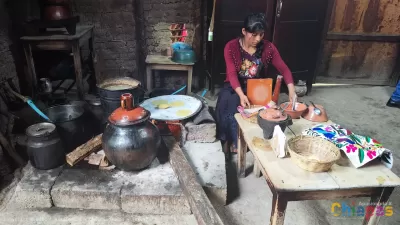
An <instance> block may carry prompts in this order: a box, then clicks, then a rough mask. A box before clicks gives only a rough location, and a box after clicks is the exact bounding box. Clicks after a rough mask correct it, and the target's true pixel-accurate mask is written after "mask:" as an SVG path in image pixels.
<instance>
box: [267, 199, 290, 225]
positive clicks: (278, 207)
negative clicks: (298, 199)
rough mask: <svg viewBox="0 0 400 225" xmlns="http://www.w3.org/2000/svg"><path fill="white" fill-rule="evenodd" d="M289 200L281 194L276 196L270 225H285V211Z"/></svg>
mask: <svg viewBox="0 0 400 225" xmlns="http://www.w3.org/2000/svg"><path fill="white" fill-rule="evenodd" d="M287 203H288V201H287V199H286V198H284V197H282V195H280V194H275V193H274V195H273V197H272V210H271V219H270V223H269V224H270V225H283V223H284V220H285V211H286V207H287Z"/></svg>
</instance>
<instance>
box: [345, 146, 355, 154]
mask: <svg viewBox="0 0 400 225" xmlns="http://www.w3.org/2000/svg"><path fill="white" fill-rule="evenodd" d="M346 150H347V153H350V152H355V151H357V147H356V146H354V145H347V146H346Z"/></svg>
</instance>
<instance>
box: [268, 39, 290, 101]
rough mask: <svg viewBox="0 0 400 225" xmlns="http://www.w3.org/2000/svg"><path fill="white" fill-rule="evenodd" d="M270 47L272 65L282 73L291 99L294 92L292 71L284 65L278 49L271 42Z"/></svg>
mask: <svg viewBox="0 0 400 225" xmlns="http://www.w3.org/2000/svg"><path fill="white" fill-rule="evenodd" d="M271 47H272V61H271V63H272V65H273V66H274V67H275V68H276V69H277V70H278V71H279V73H280V74H282V76H283V79H284V80H285V83H286V85H287V87H288V90H289V98H290V99H289V100H290V101H292V99H293V97H294V95H295V94H296V91H295V88H294V84H293V75H292V72H291V71H290V69H289V67H288V66H287V65H286V63H285V62H284V61H283V60H282V57H281V55H280V54H279V51H278V49H277V48H276V47H275V45H273V44H272V43H271Z"/></svg>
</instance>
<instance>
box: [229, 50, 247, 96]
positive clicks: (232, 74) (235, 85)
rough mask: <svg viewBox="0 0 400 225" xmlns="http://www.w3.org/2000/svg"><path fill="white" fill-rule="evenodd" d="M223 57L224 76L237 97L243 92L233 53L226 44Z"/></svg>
mask: <svg viewBox="0 0 400 225" xmlns="http://www.w3.org/2000/svg"><path fill="white" fill-rule="evenodd" d="M224 58H225V63H226V76H227V78H228V80H229V83H230V84H231V86H232V89H233V90H235V92H236V93H237V94H238V95H239V97H241V96H244V95H245V94H244V93H243V90H242V88H241V86H240V83H239V78H238V73H237V71H236V66H235V63H234V59H233V55H232V52H231V50H230V49H229V45H228V44H227V45H226V46H225V48H224Z"/></svg>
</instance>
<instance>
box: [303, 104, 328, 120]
mask: <svg viewBox="0 0 400 225" xmlns="http://www.w3.org/2000/svg"><path fill="white" fill-rule="evenodd" d="M315 106H317V108H318V109H319V110H321V114H320V115H317V114H315V112H314V106H312V105H309V106H308V109H307V110H306V111H305V112H304V114H303V115H302V117H303V118H304V119H306V120H309V121H312V122H326V121H328V114H327V113H326V110H325V108H324V107H323V106H322V105H318V104H315Z"/></svg>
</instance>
